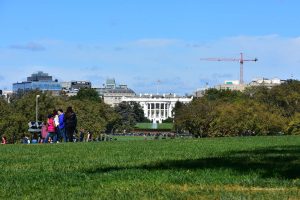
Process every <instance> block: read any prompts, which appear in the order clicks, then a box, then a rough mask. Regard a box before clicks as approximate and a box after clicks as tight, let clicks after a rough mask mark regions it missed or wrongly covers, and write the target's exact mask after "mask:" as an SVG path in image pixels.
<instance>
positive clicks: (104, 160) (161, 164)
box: [0, 136, 300, 200]
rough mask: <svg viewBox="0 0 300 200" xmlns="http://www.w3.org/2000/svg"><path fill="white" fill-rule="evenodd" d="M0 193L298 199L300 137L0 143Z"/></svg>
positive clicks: (66, 196)
mask: <svg viewBox="0 0 300 200" xmlns="http://www.w3.org/2000/svg"><path fill="white" fill-rule="evenodd" d="M0 152H1V156H0V169H1V171H0V199H110V200H111V199H130V200H131V199H300V137H299V136H278V137H244V138H212V139H182V140H181V139H176V140H151V141H112V142H94V143H73V144H71V143H69V144H49V145H45V144H44V145H40V144H31V145H1V146H0Z"/></svg>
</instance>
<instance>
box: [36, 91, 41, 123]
mask: <svg viewBox="0 0 300 200" xmlns="http://www.w3.org/2000/svg"><path fill="white" fill-rule="evenodd" d="M39 97H40V95H36V97H35V123H37V122H38V101H39V100H38V99H39Z"/></svg>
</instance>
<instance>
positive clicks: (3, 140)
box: [1, 135, 6, 144]
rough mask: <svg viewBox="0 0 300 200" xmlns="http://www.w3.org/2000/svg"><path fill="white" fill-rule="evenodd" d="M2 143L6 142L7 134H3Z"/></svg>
mask: <svg viewBox="0 0 300 200" xmlns="http://www.w3.org/2000/svg"><path fill="white" fill-rule="evenodd" d="M1 144H6V137H5V135H2V141H1Z"/></svg>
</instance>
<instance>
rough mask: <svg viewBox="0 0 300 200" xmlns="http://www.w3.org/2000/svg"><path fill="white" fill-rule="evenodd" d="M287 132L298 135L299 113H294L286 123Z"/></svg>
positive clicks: (299, 128) (299, 133)
mask: <svg viewBox="0 0 300 200" xmlns="http://www.w3.org/2000/svg"><path fill="white" fill-rule="evenodd" d="M286 132H287V134H289V135H300V113H296V114H295V115H294V116H293V117H292V118H291V121H290V122H289V124H288V127H287V130H286Z"/></svg>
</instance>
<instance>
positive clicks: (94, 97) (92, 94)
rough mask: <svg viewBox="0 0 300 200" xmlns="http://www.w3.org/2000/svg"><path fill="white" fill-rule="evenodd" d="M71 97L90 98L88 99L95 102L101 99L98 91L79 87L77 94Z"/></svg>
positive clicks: (78, 98)
mask: <svg viewBox="0 0 300 200" xmlns="http://www.w3.org/2000/svg"><path fill="white" fill-rule="evenodd" d="M72 99H77V100H90V101H96V102H100V101H101V98H100V97H99V94H98V92H97V91H96V90H95V89H92V88H81V89H80V90H79V91H78V93H77V95H76V96H74V97H73V98H72Z"/></svg>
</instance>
